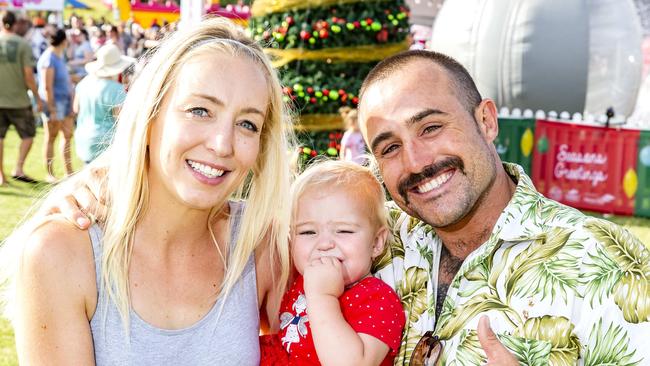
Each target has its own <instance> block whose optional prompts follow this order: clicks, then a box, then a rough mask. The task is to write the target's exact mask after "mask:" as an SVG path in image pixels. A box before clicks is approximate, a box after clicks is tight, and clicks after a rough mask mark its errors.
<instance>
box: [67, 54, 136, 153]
mask: <svg viewBox="0 0 650 366" xmlns="http://www.w3.org/2000/svg"><path fill="white" fill-rule="evenodd" d="M134 62H135V59H133V58H131V57H127V56H124V55H122V54H121V52H120V50H119V48H117V46H115V45H112V44H111V45H105V46H102V47H101V48H99V49H98V50H97V61H93V62H89V63H88V64H86V71H87V72H88V75H87V76H86V77H84V78H83V79H82V80H81V81H80V82H79V84H77V87H76V89H75V98H74V103H73V110H74V112H75V113H77V129H76V130H75V140H76V152H77V156H79V159H81V160H82V161H84V162H85V163H86V164H88V163H90V162H91V161H92V160H94V159H95V158H96V157H97V156H98V155H99V154H100V153H101V152H102V151H104V149H105V148H106V146H107V145H108V143H109V142H110V140H111V137H112V135H113V127H114V125H115V116H116V115H117V109H118V107H119V105H121V104H122V102H124V98H125V97H126V92H125V91H124V86H123V85H122V84H121V83H120V82H119V81H118V78H119V75H120V74H121V73H122V72H123V71H124V70H125V69H126V68H128V67H129V66H131V65H132V64H133V63H134Z"/></svg>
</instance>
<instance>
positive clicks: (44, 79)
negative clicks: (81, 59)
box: [36, 29, 73, 182]
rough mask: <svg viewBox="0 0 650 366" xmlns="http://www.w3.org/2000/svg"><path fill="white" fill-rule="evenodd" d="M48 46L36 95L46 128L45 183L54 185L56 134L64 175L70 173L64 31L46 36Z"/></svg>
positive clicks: (70, 123)
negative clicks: (60, 150)
mask: <svg viewBox="0 0 650 366" xmlns="http://www.w3.org/2000/svg"><path fill="white" fill-rule="evenodd" d="M49 43H50V45H49V47H48V48H47V49H46V50H45V52H43V54H42V55H41V57H40V58H39V59H38V63H37V64H36V68H37V70H38V95H39V97H40V98H41V100H42V101H43V102H44V103H43V105H44V111H43V122H44V123H43V126H44V127H45V165H46V168H47V177H46V180H47V181H48V182H56V181H57V178H56V176H55V175H54V170H53V161H54V140H56V137H57V135H58V134H59V131H60V132H62V133H63V142H62V144H61V147H62V155H63V160H64V162H65V165H64V167H65V174H66V176H69V175H71V174H72V159H71V158H70V145H71V142H72V132H73V119H72V100H71V98H72V95H71V91H72V87H71V85H70V75H69V74H68V68H67V65H66V60H65V57H64V53H65V49H66V47H67V45H68V41H67V38H66V34H65V31H64V30H63V29H57V30H56V31H54V32H53V33H52V34H51V35H50V36H49Z"/></svg>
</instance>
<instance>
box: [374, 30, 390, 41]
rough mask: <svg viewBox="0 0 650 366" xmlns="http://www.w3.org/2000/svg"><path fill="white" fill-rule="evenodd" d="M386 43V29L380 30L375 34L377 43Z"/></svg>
mask: <svg viewBox="0 0 650 366" xmlns="http://www.w3.org/2000/svg"><path fill="white" fill-rule="evenodd" d="M387 41H388V31H387V30H386V29H382V30H380V31H379V33H377V42H382V43H384V42H387Z"/></svg>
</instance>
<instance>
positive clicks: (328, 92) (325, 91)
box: [323, 89, 330, 97]
mask: <svg viewBox="0 0 650 366" xmlns="http://www.w3.org/2000/svg"><path fill="white" fill-rule="evenodd" d="M323 95H324V96H326V97H327V96H329V95H330V91H329V90H328V89H323Z"/></svg>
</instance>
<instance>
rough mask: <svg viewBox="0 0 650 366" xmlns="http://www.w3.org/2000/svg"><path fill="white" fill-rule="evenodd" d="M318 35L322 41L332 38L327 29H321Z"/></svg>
mask: <svg viewBox="0 0 650 366" xmlns="http://www.w3.org/2000/svg"><path fill="white" fill-rule="evenodd" d="M318 35H319V36H320V38H322V39H327V38H328V37H329V36H330V33H329V32H328V31H327V29H321V30H320V32H319V33H318Z"/></svg>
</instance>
